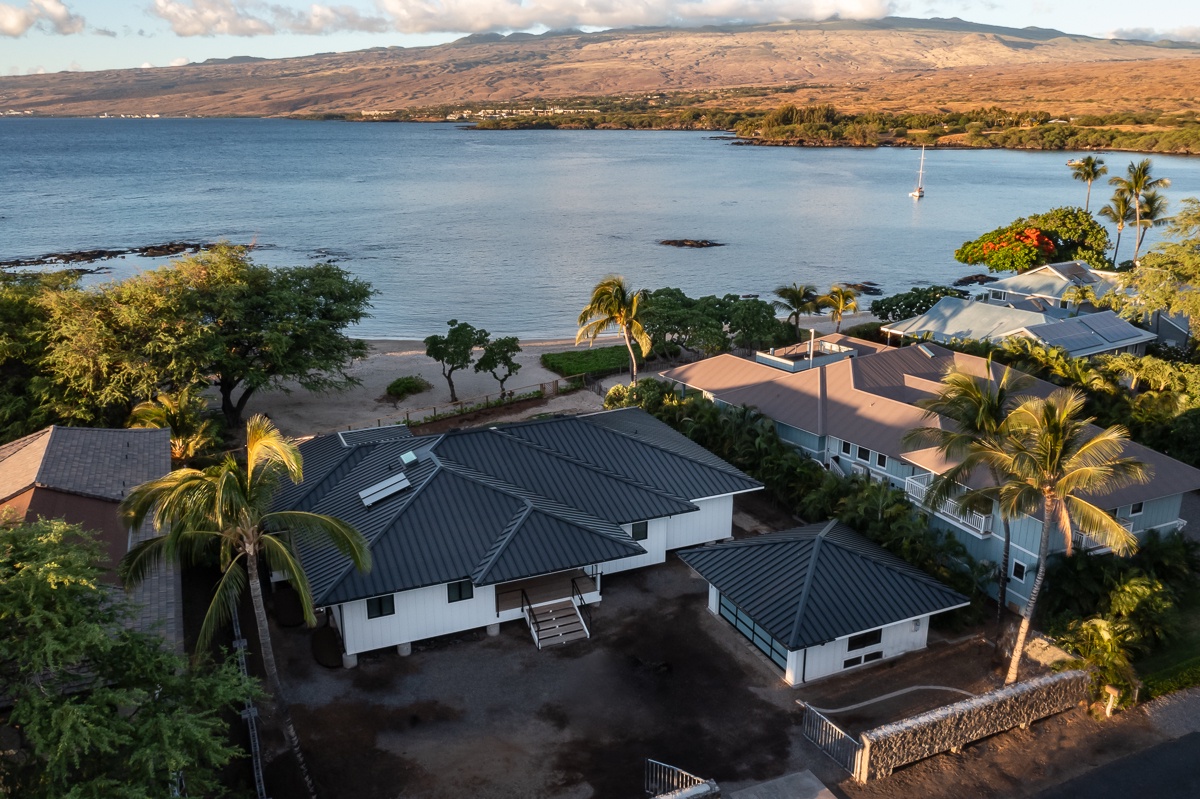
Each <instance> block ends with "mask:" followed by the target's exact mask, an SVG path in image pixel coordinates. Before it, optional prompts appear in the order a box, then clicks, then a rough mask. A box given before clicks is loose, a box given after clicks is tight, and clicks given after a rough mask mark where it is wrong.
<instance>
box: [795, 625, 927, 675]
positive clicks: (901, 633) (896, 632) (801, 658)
mask: <svg viewBox="0 0 1200 799" xmlns="http://www.w3.org/2000/svg"><path fill="white" fill-rule="evenodd" d="M919 621H920V627H919V629H916V630H914V629H913V620H911V619H910V620H908V621H902V622H897V623H896V624H890V625H888V626H887V627H884V628H883V636H882V638H883V640H882V641H880V643H879V644H877V645H876V646H869V647H866V648H865V649H856V650H855V651H854V652H850V651H849V649H848V647H849V644H850V636H847V637H845V638H839V639H837V640H836V641H830V642H829V643H827V644H823V645H821V646H812V647H809V648H808V649H807V650H799V651H795V652H789V653H788V668H787V673H786V674H785V675H784V679H786V680H787V682H788V684H789V685H799V684H800V683H801V682H802V681H803V682H812V681H813V680H819V679H820V678H822V677H828V676H829V675H831V674H841V673H842V672H843V671H852V670H853V669H858V668H863V667H864V666H870V665H872V664H874V663H879V662H881V661H879V660H875V661H871V663H865V664H862V665H859V666H851V667H850V668H848V669H847V668H843V667H842V663H843V662H844V661H845V660H846V659H847V658H850V657H855V656H858V655H863V654H867V653H869V652H880V651H881V652H883V658H882V660H888V659H890V658H894V657H897V656H898V655H903V654H904V653H905V652H913V651H915V650H918V649H924V648H925V645H926V642H927V640H928V635H929V617H928V616H922V617H921V618H920V619H919ZM863 632H870V631H869V630H864V631H863Z"/></svg>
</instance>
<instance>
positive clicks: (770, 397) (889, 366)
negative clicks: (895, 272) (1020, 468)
mask: <svg viewBox="0 0 1200 799" xmlns="http://www.w3.org/2000/svg"><path fill="white" fill-rule="evenodd" d="M988 366H989V365H988V362H987V361H986V360H985V359H983V358H978V357H975V356H972V355H965V354H963V353H959V352H953V351H951V350H947V349H945V348H943V347H939V346H938V345H936V344H929V343H925V344H918V345H915V346H911V347H901V348H898V349H891V350H885V351H882V352H879V353H877V354H875V355H870V356H865V357H858V358H852V359H848V360H843V361H839V362H836V363H833V364H830V365H827V366H821V367H817V368H815V369H810V370H808V371H804V372H796V373H789V372H785V371H782V370H778V369H773V368H771V367H769V366H763V365H761V364H756V363H751V362H750V361H747V360H744V359H741V358H736V357H734V356H732V355H719V356H717V357H715V358H709V359H707V360H704V361H699V362H697V363H692V364H687V365H685V366H680V367H677V368H675V369H670V370H668V371H666V372H663V373H662V376H663V377H664V378H666V379H667V380H672V381H675V382H676V383H679V384H682V385H683V386H686V387H687V388H691V389H695V390H698V391H701V392H703V393H704V394H706V395H707V396H709V397H711V398H712V399H713V400H714V401H716V402H717V403H719V404H722V405H732V406H738V405H748V406H750V407H753V408H757V409H758V410H759V411H761V412H762V413H763V414H764V415H765V416H767V417H769V418H770V419H773V420H774V421H775V428H776V430H778V431H779V435H780V437H781V438H782V439H783V440H784V441H787V442H788V443H790V444H792V445H793V446H795V447H797V448H798V449H800V450H802V451H804V452H805V453H807V454H808V455H810V456H812V457H813V458H815V459H816V460H818V461H819V462H820V463H822V464H823V465H825V466H826V467H827V468H829V469H830V470H832V471H836V472H838V473H839V474H861V475H864V476H866V477H868V478H869V479H872V480H886V481H888V482H889V483H891V484H892V485H893V486H895V487H897V488H902V489H904V490H905V491H906V492H907V493H908V495H909V497H911V498H912V499H913V500H914V502H917V503H920V502H923V500H924V497H925V492H926V488H927V487H928V485H929V482H930V481H931V480H932V478H933V476H934V475H935V474H940V473H942V472H944V471H946V469H948V468H949V464H946V463H945V462H944V461H943V460H942V459H940V458H939V457H937V455H936V453H935V452H933V451H932V450H919V451H916V452H914V451H911V450H910V449H909V448H907V447H906V446H905V445H904V444H903V443H902V439H903V437H904V435H905V433H906V432H907V431H909V430H910V429H912V428H914V427H920V426H934V427H945V426H947V425H950V424H951V423H950V422H948V421H947V420H944V419H941V418H940V417H934V418H926V417H925V415H924V411H923V410H922V409H921V408H920V407H918V405H917V403H918V402H919V401H920V400H921V399H924V398H927V397H932V396H934V395H935V394H937V393H938V392H939V391H940V390H941V385H942V384H941V378H942V376H943V375H944V374H945V373H946V372H947V371H948V370H949V369H951V368H957V369H959V370H960V371H965V372H968V373H970V374H974V375H977V376H983V375H985V374H987V372H986V371H985V370H986V369H987V368H988ZM991 369H992V373H993V375H994V376H995V377H996V378H997V379H998V378H999V376H1000V375H1001V374H1002V372H1003V368H1002V367H1000V366H999V365H997V364H992V365H991ZM1054 388H1055V387H1054V386H1052V385H1050V384H1049V383H1046V382H1044V381H1041V380H1037V381H1035V382H1034V384H1033V386H1032V387H1031V388H1030V389H1028V391H1027V393H1029V394H1032V395H1036V396H1043V397H1044V396H1048V395H1049V393H1050V392H1051V391H1053V390H1054ZM1124 454H1125V455H1127V456H1129V457H1133V458H1137V459H1138V460H1140V461H1143V462H1145V463H1147V464H1148V465H1149V466H1150V467H1151V469H1153V471H1154V478H1153V479H1152V480H1151V482H1149V483H1147V484H1145V485H1137V486H1130V487H1128V488H1123V489H1120V490H1118V491H1114V492H1111V493H1109V494H1107V495H1105V496H1099V497H1092V498H1090V499H1091V501H1093V502H1095V503H1096V504H1098V505H1099V506H1100V507H1102V508H1106V509H1108V510H1109V511H1110V512H1111V513H1112V514H1113V515H1114V516H1116V517H1117V518H1119V519H1121V520H1122V522H1123V523H1124V524H1125V525H1126V526H1127V527H1128V528H1129V529H1130V530H1131V531H1132V532H1134V533H1135V534H1143V533H1144V532H1146V531H1147V530H1152V529H1153V530H1163V531H1169V530H1175V529H1179V528H1181V527H1182V526H1183V524H1184V522H1183V520H1182V519H1180V515H1179V511H1180V505H1181V502H1182V496H1183V494H1185V493H1187V492H1188V491H1192V490H1195V489H1197V488H1200V470H1197V469H1194V468H1192V467H1190V466H1188V465H1186V464H1183V463H1180V462H1179V461H1176V460H1174V459H1173V458H1170V457H1167V456H1166V455H1163V454H1161V453H1159V452H1155V451H1154V450H1152V449H1149V448H1148V447H1144V446H1142V445H1141V444H1137V443H1134V442H1129V443H1128V444H1127V445H1126V447H1125V452H1124ZM977 479H982V478H978V476H977ZM932 517H933V519H934V520H935V524H937V525H938V526H940V527H943V528H944V529H948V530H950V531H952V532H953V533H954V534H955V536H956V537H957V538H958V539H959V540H960V541H962V543H963V544H964V545H965V546H966V548H967V550H968V551H969V552H970V553H971V555H972V556H973V557H974V558H976V559H977V560H987V561H991V562H993V563H999V562H1000V561H1001V557H1000V552H1001V548H1002V541H1001V539H1002V535H1001V532H1002V527H1001V523H1000V518H999V515H998V514H996V513H986V514H984V513H977V512H973V511H965V510H962V509H960V508H959V506H958V504H957V503H956V502H947V503H945V504H943V505H942V506H941V507H939V508H937V509H936V510H935V511H933V512H932ZM1010 526H1011V529H1012V544H1013V547H1012V552H1013V557H1012V562H1011V568H1010V577H1011V581H1010V584H1009V588H1008V592H1009V593H1008V595H1009V597H1010V598H1011V600H1012V601H1013V602H1014V603H1015V604H1016V605H1018V606H1021V605H1023V604H1024V602H1025V601H1026V599H1027V598H1028V593H1029V588H1030V587H1031V585H1032V581H1033V573H1034V571H1035V570H1036V566H1037V551H1038V541H1039V539H1040V536H1041V526H1042V523H1041V520H1040V519H1038V518H1035V517H1033V516H1022V517H1020V518H1018V519H1014V520H1012V522H1011V525H1010ZM1075 540H1076V543H1077V544H1078V545H1079V546H1081V547H1083V548H1085V549H1090V548H1094V546H1095V545H1094V542H1092V541H1090V540H1089V539H1087V538H1086V537H1084V536H1083V535H1082V534H1081V533H1078V532H1076V534H1075ZM1060 549H1062V547H1061V545H1059V543H1058V542H1057V541H1055V542H1053V544H1052V550H1054V551H1057V550H1060Z"/></svg>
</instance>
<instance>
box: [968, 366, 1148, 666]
mask: <svg viewBox="0 0 1200 799" xmlns="http://www.w3.org/2000/svg"><path fill="white" fill-rule="evenodd" d="M1085 402H1086V400H1085V398H1084V395H1083V394H1081V393H1080V392H1078V391H1074V390H1071V389H1056V390H1055V391H1054V392H1053V393H1052V394H1051V395H1050V396H1049V397H1046V398H1045V399H1039V398H1033V399H1028V400H1026V401H1025V402H1023V403H1022V404H1021V405H1020V406H1018V407H1017V408H1016V409H1015V410H1014V411H1013V412H1012V413H1010V414H1009V415H1008V417H1007V418H1006V419H1005V420H1004V425H1003V427H1002V429H1001V434H1000V435H999V436H998V437H997V438H996V439H995V440H986V439H981V440H980V441H979V442H978V443H977V444H975V445H973V446H972V447H971V449H970V451H969V452H968V454H967V456H966V458H964V459H963V462H962V468H964V469H968V470H970V469H974V468H976V467H978V466H983V467H985V468H987V469H990V470H994V471H995V472H996V474H998V475H1000V478H1001V482H1000V485H999V486H998V487H997V488H996V491H995V493H996V495H997V496H998V497H999V500H1000V511H1001V513H1003V514H1006V515H1007V516H1009V517H1010V518H1011V517H1016V516H1018V515H1020V514H1034V513H1036V512H1037V511H1038V510H1039V509H1040V511H1041V513H1042V535H1041V541H1040V543H1039V546H1038V567H1037V575H1036V576H1035V577H1034V580H1033V586H1032V588H1031V589H1030V591H1029V601H1028V603H1027V604H1026V605H1025V612H1024V613H1023V614H1022V615H1021V626H1020V627H1019V628H1018V631H1017V640H1016V643H1015V644H1014V646H1013V655H1012V660H1011V661H1010V663H1009V667H1008V675H1007V677H1005V680H1004V682H1005V685H1008V684H1010V683H1013V682H1015V681H1016V679H1017V669H1018V666H1019V665H1020V662H1021V655H1022V653H1023V652H1024V649H1025V639H1026V637H1027V636H1028V634H1029V623H1030V620H1031V619H1032V618H1033V613H1034V609H1035V607H1036V606H1037V600H1038V594H1039V593H1040V592H1041V589H1042V583H1043V582H1044V581H1045V579H1046V558H1047V556H1048V555H1049V552H1050V541H1051V539H1052V538H1053V536H1054V534H1055V531H1056V530H1057V532H1058V534H1060V535H1061V536H1062V540H1063V546H1064V549H1065V550H1066V553H1067V555H1068V556H1069V555H1070V554H1071V552H1072V548H1073V544H1072V528H1073V527H1076V526H1077V527H1078V528H1079V529H1080V530H1082V531H1083V532H1084V533H1086V534H1087V535H1089V536H1092V537H1093V538H1095V539H1096V540H1097V541H1098V542H1099V543H1100V544H1101V545H1103V546H1106V547H1109V548H1110V549H1112V550H1113V551H1114V552H1116V553H1117V554H1125V553H1128V552H1131V551H1132V550H1133V549H1135V548H1136V544H1137V540H1136V539H1135V538H1134V537H1133V534H1132V533H1130V532H1129V531H1128V530H1126V529H1125V528H1124V527H1122V526H1121V525H1120V524H1119V523H1117V520H1116V519H1114V518H1113V517H1111V516H1109V515H1108V514H1107V513H1105V512H1104V511H1103V510H1101V509H1100V508H1099V507H1097V506H1096V505H1093V504H1092V503H1091V502H1088V501H1087V500H1085V499H1083V498H1082V496H1081V495H1082V494H1093V495H1095V494H1105V493H1108V492H1109V491H1112V490H1114V489H1117V488H1121V487H1123V486H1127V485H1131V484H1134V483H1144V482H1146V481H1147V480H1148V479H1149V477H1150V470H1149V469H1148V468H1147V467H1146V465H1145V464H1144V463H1141V462H1140V461H1137V460H1135V459H1133V458H1126V457H1122V456H1121V453H1122V451H1123V450H1124V448H1125V444H1126V442H1128V440H1129V434H1128V432H1127V431H1126V430H1125V428H1124V427H1121V426H1114V427H1109V428H1107V429H1105V430H1101V431H1098V432H1096V431H1095V429H1094V428H1092V427H1090V425H1091V422H1092V419H1090V418H1084V416H1083V414H1084V404H1085Z"/></svg>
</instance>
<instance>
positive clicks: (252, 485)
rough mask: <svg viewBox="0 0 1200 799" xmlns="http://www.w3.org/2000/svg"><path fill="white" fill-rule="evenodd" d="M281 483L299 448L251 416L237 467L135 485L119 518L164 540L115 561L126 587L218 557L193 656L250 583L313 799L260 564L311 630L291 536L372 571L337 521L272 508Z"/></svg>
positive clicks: (294, 477)
mask: <svg viewBox="0 0 1200 799" xmlns="http://www.w3.org/2000/svg"><path fill="white" fill-rule="evenodd" d="M285 476H286V477H288V478H290V479H291V481H292V482H293V483H299V482H300V481H301V480H302V479H303V476H304V475H303V463H302V459H301V456H300V450H299V449H297V447H296V445H295V444H293V443H292V442H291V441H289V440H288V439H287V438H285V437H284V436H283V435H282V434H281V433H280V432H279V430H278V429H276V427H275V425H273V424H272V423H271V421H270V420H269V419H267V418H266V417H265V416H261V415H255V416H253V417H252V418H251V419H250V421H248V422H247V423H246V460H245V463H244V464H243V463H239V462H238V461H237V460H235V459H234V458H233V456H231V455H230V456H226V458H225V460H224V461H223V462H222V463H220V464H218V465H215V466H210V467H208V468H207V469H203V470H199V469H176V470H175V471H173V472H171V473H170V474H167V475H165V476H163V477H160V478H158V479H157V480H151V481H150V482H148V483H143V484H142V485H140V486H137V487H136V488H134V489H133V490H132V491H130V493H129V496H127V497H126V498H125V500H124V501H123V502H122V503H121V507H120V510H121V514H122V517H123V518H124V520H125V521H126V522H127V524H128V525H129V526H130V527H131V528H132V529H137V528H138V527H140V526H141V524H142V522H143V521H144V520H145V519H146V518H147V517H150V518H152V519H153V520H154V526H155V528H156V529H158V530H159V531H160V532H161V533H162V534H161V535H159V536H157V537H155V538H151V539H149V540H148V541H145V542H143V543H142V544H139V545H138V546H136V547H134V548H133V549H132V550H130V552H129V554H128V555H126V556H125V558H124V559H123V560H122V561H121V576H122V578H123V579H124V580H125V581H126V583H127V584H137V583H139V582H141V580H142V579H143V578H144V577H145V576H146V574H147V573H148V571H149V570H150V569H151V568H152V567H153V566H154V565H155V564H156V563H158V562H159V561H160V560H161V559H162V558H164V557H165V558H168V559H170V560H174V561H179V562H182V563H185V564H188V563H195V562H197V561H199V560H201V559H202V558H203V556H204V555H206V554H210V553H215V554H217V555H219V558H220V565H221V579H220V580H219V581H218V582H217V585H216V589H215V591H214V593H213V598H212V602H211V603H210V604H209V606H208V612H207V613H206V614H205V616H204V622H203V624H201V626H200V635H199V639H198V641H197V644H196V648H197V652H200V651H203V650H204V649H206V648H207V647H208V645H209V644H210V643H211V641H212V637H213V634H214V633H215V632H216V631H217V629H218V627H220V626H222V625H224V624H226V623H227V622H228V621H229V619H230V617H231V615H232V613H233V609H234V608H235V607H236V605H237V602H238V600H239V598H240V597H241V595H242V592H243V591H244V590H245V589H246V587H247V585H249V588H250V598H251V602H252V604H253V607H254V620H255V622H256V623H257V625H258V639H259V646H260V648H261V650H262V661H263V667H264V669H265V670H266V673H267V683H268V687H269V688H270V690H271V693H272V694H273V695H274V699H275V703H276V705H277V708H278V711H279V713H280V715H281V718H282V721H283V728H284V734H285V735H286V736H287V739H288V743H289V744H290V745H291V747H292V750H293V751H294V753H295V755H296V758H297V760H298V762H299V764H300V769H301V773H302V774H303V776H304V780H305V783H306V784H307V785H308V788H309V793H310V795H312V796H315V795H316V790H315V788H314V786H313V783H312V779H311V777H310V776H309V774H308V767H307V766H306V764H305V762H304V757H303V755H302V754H301V752H300V741H299V738H298V737H297V736H296V730H295V727H294V726H293V725H292V719H291V713H290V712H289V710H288V706H287V699H286V697H285V695H284V691H283V684H282V683H281V682H280V680H279V670H278V668H277V667H276V664H275V653H274V649H273V648H272V646H271V634H270V629H269V628H268V626H267V613H266V608H265V607H264V605H263V595H262V582H261V580H260V578H259V557H260V556H262V557H265V559H266V563H267V566H268V567H269V568H270V569H271V570H273V571H275V572H280V573H284V574H287V575H288V576H289V579H290V580H291V583H292V585H293V586H294V587H295V589H296V591H297V592H298V593H299V594H300V605H301V607H302V608H303V609H304V617H305V620H306V621H307V622H308V623H309V625H310V626H312V625H314V624H316V618H315V617H314V615H313V611H312V606H313V601H312V591H311V590H310V588H309V585H308V578H307V577H306V576H305V574H304V568H303V566H302V565H301V563H300V560H299V558H298V557H297V556H296V550H295V540H294V539H295V537H297V536H303V537H307V538H310V539H317V540H321V541H325V542H328V543H330V544H332V545H333V546H334V547H336V548H337V549H338V550H339V551H340V552H341V553H342V554H344V555H346V556H348V557H349V558H350V559H351V560H352V561H353V562H354V565H355V566H356V567H358V569H359V570H361V571H366V570H368V569H369V568H370V563H371V555H370V551H369V550H368V549H367V544H366V541H365V540H364V539H363V537H362V536H361V535H360V534H359V533H358V532H357V531H356V530H355V529H354V528H353V527H351V526H350V525H348V524H346V523H345V522H343V521H340V520H338V519H334V518H332V517H330V516H323V515H321V514H317V513H308V512H304V511H270V510H269V508H270V505H271V498H272V495H273V494H274V492H275V489H276V488H277V487H278V486H279V484H280V482H281V481H282V479H283V478H284V477H285Z"/></svg>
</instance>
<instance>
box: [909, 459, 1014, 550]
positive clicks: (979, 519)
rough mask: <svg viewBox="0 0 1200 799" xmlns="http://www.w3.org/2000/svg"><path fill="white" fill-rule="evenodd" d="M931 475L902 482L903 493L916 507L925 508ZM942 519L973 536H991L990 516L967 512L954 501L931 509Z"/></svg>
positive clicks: (914, 477)
mask: <svg viewBox="0 0 1200 799" xmlns="http://www.w3.org/2000/svg"><path fill="white" fill-rule="evenodd" d="M932 479H933V475H932V474H929V473H928V472H927V473H925V474H919V475H915V476H913V477H910V478H908V479H907V480H905V481H904V492H905V493H906V494H908V496H909V498H910V499H912V501H913V502H915V503H916V504H918V505H921V506H922V507H924V506H925V495H926V494H927V493H928V492H929V483H930V482H931V481H932ZM959 488H960V493H961V492H965V491H966V490H967V489H966V486H960V487H959ZM933 511H934V513H936V514H937V515H938V516H941V517H942V518H944V519H946V520H948V521H951V522H954V523H955V524H958V525H960V526H962V527H965V528H967V529H968V530H970V531H971V532H972V533H974V534H975V535H979V536H988V535H991V534H992V517H991V514H987V515H984V514H982V513H979V512H977V511H973V510H967V509H966V508H964V507H962V505H961V504H959V502H958V500H956V499H946V500H943V501H942V502H941V504H939V505H938V506H937V507H936V508H934V509H933Z"/></svg>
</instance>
